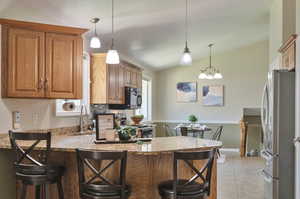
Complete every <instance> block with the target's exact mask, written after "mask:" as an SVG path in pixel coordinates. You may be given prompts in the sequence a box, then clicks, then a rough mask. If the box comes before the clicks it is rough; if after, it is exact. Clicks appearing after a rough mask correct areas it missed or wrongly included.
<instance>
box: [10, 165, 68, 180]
mask: <svg viewBox="0 0 300 199" xmlns="http://www.w3.org/2000/svg"><path fill="white" fill-rule="evenodd" d="M15 169H16V177H17V179H20V180H23V181H27V183H28V184H39V183H43V182H49V183H53V182H55V181H56V180H57V179H59V178H60V177H61V176H63V173H64V171H65V168H64V167H63V166H58V165H47V166H37V165H33V164H18V165H15Z"/></svg>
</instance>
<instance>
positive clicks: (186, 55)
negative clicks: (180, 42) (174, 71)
mask: <svg viewBox="0 0 300 199" xmlns="http://www.w3.org/2000/svg"><path fill="white" fill-rule="evenodd" d="M192 62H193V60H192V55H191V51H190V49H189V47H188V0H185V48H184V51H183V55H182V57H181V61H180V63H181V64H182V65H191V64H192Z"/></svg>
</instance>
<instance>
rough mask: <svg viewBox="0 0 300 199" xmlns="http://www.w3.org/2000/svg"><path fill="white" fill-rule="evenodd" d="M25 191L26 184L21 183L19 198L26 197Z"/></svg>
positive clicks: (23, 198)
mask: <svg viewBox="0 0 300 199" xmlns="http://www.w3.org/2000/svg"><path fill="white" fill-rule="evenodd" d="M26 192H27V185H26V184H23V185H22V192H21V199H25V198H26Z"/></svg>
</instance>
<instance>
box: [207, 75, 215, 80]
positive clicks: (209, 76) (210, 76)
mask: <svg viewBox="0 0 300 199" xmlns="http://www.w3.org/2000/svg"><path fill="white" fill-rule="evenodd" d="M206 78H207V79H213V78H214V76H212V75H211V74H208V75H207V76H206Z"/></svg>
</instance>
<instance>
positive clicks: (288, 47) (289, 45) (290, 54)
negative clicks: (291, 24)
mask: <svg viewBox="0 0 300 199" xmlns="http://www.w3.org/2000/svg"><path fill="white" fill-rule="evenodd" d="M296 39H297V35H296V34H294V35H291V36H290V37H289V39H288V40H287V41H286V42H285V43H284V44H283V45H282V46H281V47H280V49H279V52H280V53H281V54H282V63H281V65H282V66H281V67H282V68H283V69H287V70H295V67H296Z"/></svg>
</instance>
